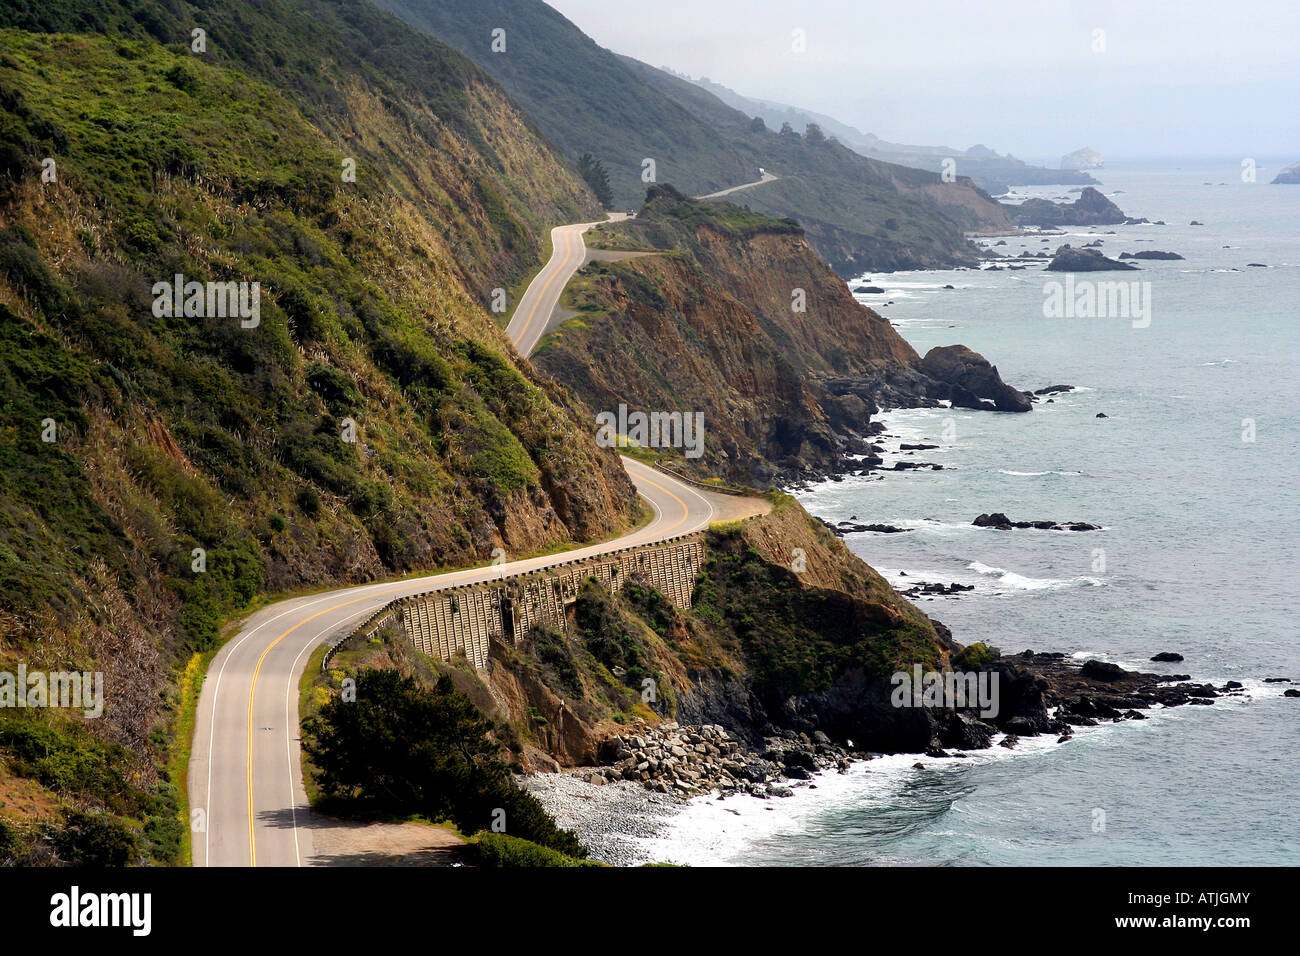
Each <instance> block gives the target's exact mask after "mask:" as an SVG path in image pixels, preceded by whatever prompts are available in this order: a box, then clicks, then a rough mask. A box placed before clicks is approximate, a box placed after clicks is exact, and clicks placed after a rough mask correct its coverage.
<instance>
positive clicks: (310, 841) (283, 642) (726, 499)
mask: <svg viewBox="0 0 1300 956" xmlns="http://www.w3.org/2000/svg"><path fill="white" fill-rule="evenodd" d="M591 225H594V224H593V223H579V224H577V225H571V226H559V227H557V228H556V229H554V230H552V233H551V236H552V241H553V250H552V254H551V259H550V260H549V261H548V262H547V264H546V266H545V267H544V268H543V269H542V271H541V272H540V273H538V275H537V276H536V278H534V279H533V281H532V283H530V285H529V287H528V289H527V291H526V292H525V294H524V296H523V298H522V299H521V300H520V303H519V307H518V308H517V309H516V310H515V315H514V317H513V319H512V321H511V323H510V325H509V328H508V332H509V334H510V338H511V341H513V342H514V343H515V344H516V347H517V348H518V350H519V352H520V353H521V354H523V355H528V354H529V353H530V352H531V351H532V350H533V348H535V347H536V344H537V341H538V340H539V339H540V338H541V336H542V334H543V333H544V331H545V329H546V328H547V326H548V324H549V322H550V318H551V315H552V313H553V312H554V310H555V306H556V304H557V303H558V302H559V296H560V291H561V290H562V289H563V288H564V286H565V284H566V283H567V282H568V281H569V279H570V278H571V277H572V275H573V273H574V272H576V271H577V269H578V268H579V267H580V266H581V265H582V263H583V260H584V258H585V256H586V245H585V243H584V242H583V240H582V233H583V232H584V231H585V230H586V229H587V228H589V227H590V226H591ZM623 465H624V467H625V468H626V469H627V471H628V474H629V475H630V476H631V478H632V481H633V483H634V484H635V485H636V488H637V491H638V492H639V493H640V494H641V496H642V497H643V498H645V499H646V500H647V501H648V502H649V503H650V505H651V507H652V508H653V509H654V517H653V518H652V519H651V521H650V523H649V524H647V525H646V526H644V527H642V528H640V529H639V530H637V531H634V532H631V533H629V534H627V535H624V536H623V537H620V538H617V539H615V540H613V541H608V542H605V543H603V544H598V545H591V546H588V547H584V548H579V549H576V550H573V551H566V552H564V553H562V554H555V555H548V556H545V557H539V558H529V559H525V560H520V561H511V562H509V563H507V564H505V565H502V566H487V567H482V568H474V569H470V570H465V571H453V572H448V573H445V574H436V575H429V576H427V577H422V578H416V579H411V580H406V581H394V582H386V583H379V584H366V585H361V586H358V587H350V588H340V589H338V590H334V591H329V592H326V593H323V594H313V595H309V596H305V597H296V598H290V599H287V600H284V601H278V602H276V603H275V604H272V605H269V606H267V607H265V608H262V609H261V610H259V611H258V612H257V613H255V614H253V615H252V616H250V617H249V618H248V620H246V621H245V622H244V624H243V626H242V627H241V629H240V631H239V633H238V634H236V635H235V636H234V637H233V638H231V639H230V640H229V641H228V642H227V643H226V645H225V646H224V647H223V648H222V649H221V651H220V652H219V653H218V654H217V655H216V657H215V658H214V659H213V661H212V664H211V666H210V667H209V669H208V673H207V677H206V679H205V681H204V685H203V691H202V693H201V695H200V698H199V705H198V717H197V720H196V727H195V733H194V742H193V751H192V754H191V757H190V766H189V788H188V789H189V798H190V808H191V814H192V815H193V814H194V811H196V810H201V811H202V814H201V815H199V816H197V817H196V818H195V822H196V823H201V824H202V826H201V828H200V827H198V826H196V827H195V831H196V832H195V833H194V835H193V836H194V838H193V862H194V865H196V866H249V865H252V866H257V865H261V866H301V865H306V864H311V863H314V862H319V860H318V858H317V857H316V851H315V842H314V838H313V833H314V831H315V830H316V829H317V828H318V827H321V826H327V825H328V821H326V820H324V819H322V818H321V817H319V816H318V815H316V814H314V813H313V812H312V811H311V810H310V808H309V807H308V804H307V795H306V792H305V790H304V788H303V783H302V762H301V750H300V747H299V737H298V733H299V720H298V680H299V678H300V676H301V675H302V671H303V667H304V666H305V665H306V661H307V659H308V658H309V657H310V656H311V652H312V651H313V650H314V649H315V648H316V647H318V646H320V644H321V643H322V642H324V641H326V640H328V639H329V638H331V637H333V636H335V635H337V634H341V633H343V632H344V631H345V630H346V629H347V628H348V627H351V626H355V625H356V624H357V623H358V622H360V621H361V620H363V619H364V618H365V617H367V616H368V615H369V614H371V613H373V612H374V611H375V610H377V609H378V608H380V607H382V606H383V605H384V604H386V603H387V602H389V601H391V600H393V599H394V598H397V597H401V596H403V595H407V594H415V593H418V592H420V591H425V590H428V589H430V588H432V587H439V586H449V585H457V584H473V583H479V582H482V581H487V580H491V579H493V578H496V577H499V576H501V575H503V574H513V573H517V572H522V571H534V570H538V569H540V568H545V567H549V566H550V565H553V564H558V563H560V562H562V561H569V560H572V559H574V558H584V557H591V556H595V555H599V554H603V553H605V552H607V551H613V550H616V549H618V548H625V547H628V546H631V545H638V544H648V543H651V542H654V541H660V540H663V539H664V538H669V537H672V536H673V535H679V534H685V533H687V532H690V531H696V530H699V529H701V528H706V527H708V525H709V523H710V522H711V521H715V520H731V519H735V518H741V517H746V516H748V515H752V514H758V513H763V512H765V511H766V510H767V509H768V507H769V506H768V505H767V503H766V502H765V501H763V500H762V499H755V498H741V497H735V496H728V495H720V494H714V493H711V492H708V491H701V490H697V489H696V488H693V487H692V486H690V485H687V484H685V483H684V482H681V481H677V480H676V479H674V478H672V477H670V476H668V475H665V474H663V473H662V472H658V471H655V470H654V469H652V468H649V467H647V466H646V465H643V464H641V463H640V462H637V461H634V460H632V459H630V458H624V459H623Z"/></svg>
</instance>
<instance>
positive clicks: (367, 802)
mask: <svg viewBox="0 0 1300 956" xmlns="http://www.w3.org/2000/svg"><path fill="white" fill-rule="evenodd" d="M356 680H357V686H356V694H357V696H356V701H355V702H345V701H343V700H342V699H340V698H333V699H331V700H330V701H329V702H328V703H326V704H324V705H323V706H322V707H321V709H320V711H319V713H318V714H317V716H316V717H314V718H311V719H309V720H306V721H304V722H303V737H302V739H303V749H304V750H305V751H306V752H307V754H308V755H309V756H310V757H311V759H312V761H313V763H314V764H315V766H316V768H317V781H318V783H319V785H320V789H321V793H322V794H323V795H324V796H325V797H326V798H328V799H331V800H333V801H335V802H337V803H338V804H340V805H342V806H344V807H348V806H351V807H353V808H356V809H362V810H365V811H369V812H374V811H378V812H380V813H392V814H398V815H411V814H419V815H421V816H424V817H427V818H429V819H432V820H451V821H452V822H453V823H455V824H456V826H457V827H459V828H460V830H461V831H462V832H465V833H475V832H477V831H479V830H481V829H483V828H484V826H485V825H488V824H490V823H491V822H492V821H493V820H494V819H496V818H499V817H500V813H499V811H504V812H505V823H506V826H507V827H508V828H509V829H510V831H511V833H512V835H516V836H520V837H523V838H525V839H527V840H532V841H533V842H535V843H538V844H541V845H542V846H546V847H549V848H551V849H553V850H558V851H559V852H561V853H565V854H568V855H569V856H573V857H578V858H581V857H585V856H586V853H587V851H586V849H585V848H584V847H583V846H582V844H581V843H579V842H578V840H577V838H576V837H575V836H574V835H573V834H572V833H570V832H569V831H568V830H562V829H560V828H559V827H558V826H556V824H555V821H554V820H552V819H551V818H550V816H548V815H547V813H546V811H545V810H544V809H543V808H542V805H541V804H540V803H539V802H538V801H537V799H536V798H535V797H534V796H532V794H529V793H525V792H524V791H523V790H520V789H519V788H518V787H516V786H515V785H514V783H513V782H512V781H511V779H510V773H509V770H508V769H507V767H506V765H505V763H504V762H503V761H502V760H501V748H500V745H499V744H498V743H497V742H496V741H495V740H494V739H492V737H491V736H490V734H492V733H494V732H495V731H496V730H497V728H496V726H495V725H494V724H493V723H492V722H491V721H489V720H486V719H484V718H483V717H482V716H481V715H480V714H479V712H478V710H477V709H476V708H475V707H474V704H473V703H472V702H471V701H470V699H469V698H468V697H466V696H465V695H464V694H462V693H460V692H459V691H457V690H456V689H455V687H454V685H453V684H452V680H451V678H450V677H448V676H446V675H443V676H442V677H440V678H439V679H438V681H437V683H436V684H435V685H434V686H433V688H431V689H427V688H423V687H420V686H419V685H417V684H416V683H415V681H414V680H412V679H411V678H409V677H403V676H401V675H399V674H397V673H396V672H394V671H388V670H362V671H360V672H359V673H358V674H357V678H356Z"/></svg>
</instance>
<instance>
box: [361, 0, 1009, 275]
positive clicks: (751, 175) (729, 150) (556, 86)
mask: <svg viewBox="0 0 1300 956" xmlns="http://www.w3.org/2000/svg"><path fill="white" fill-rule="evenodd" d="M378 2H379V4H380V6H383V7H384V8H385V9H388V10H391V11H393V12H394V13H395V14H397V15H398V16H400V17H402V18H403V19H405V20H406V21H407V22H409V23H411V24H412V25H413V26H416V27H418V28H420V29H423V30H426V31H428V32H429V33H430V34H432V35H433V36H436V37H439V38H441V39H443V40H446V41H447V42H449V43H451V44H453V45H454V46H456V47H457V48H458V49H460V50H461V51H462V52H463V53H465V54H466V55H467V56H469V57H470V58H472V59H473V60H474V61H475V62H477V63H478V64H479V65H480V66H482V67H483V68H484V69H486V70H488V71H489V72H491V73H492V74H493V75H494V76H495V77H497V78H498V79H499V80H500V81H501V83H502V84H503V85H504V86H505V87H506V89H507V90H508V91H509V92H510V95H511V96H513V97H514V98H515V99H516V100H518V101H519V103H520V104H521V105H523V107H524V108H525V109H526V110H528V112H529V114H530V115H532V116H533V118H534V119H536V120H537V122H538V124H539V125H540V126H541V127H542V129H543V130H544V131H545V132H546V135H547V136H549V137H550V138H551V140H552V141H554V142H555V143H557V144H559V145H560V146H561V148H562V149H563V150H564V151H565V152H566V153H567V154H568V156H569V157H570V158H571V159H573V160H577V159H578V158H579V157H580V156H582V155H583V154H584V153H590V154H591V155H592V156H594V157H596V158H597V159H599V160H600V161H601V162H602V163H603V165H604V167H605V169H606V171H607V172H608V174H609V181H610V186H611V188H612V190H613V194H614V201H615V203H616V204H617V205H618V206H620V207H627V206H633V205H635V204H637V203H638V202H639V201H640V198H641V196H642V194H643V192H644V190H645V187H646V182H645V181H643V179H642V168H643V167H642V161H643V160H644V159H646V158H650V159H653V160H654V161H655V167H656V168H655V175H656V178H655V180H654V181H655V182H659V183H668V182H671V183H672V184H673V185H674V186H676V187H677V188H679V189H681V190H682V191H683V192H685V193H687V194H689V195H702V194H705V193H709V192H713V191H716V190H719V189H722V188H725V187H729V186H737V185H740V184H741V183H745V182H751V181H753V180H755V179H757V178H758V169H759V167H764V168H767V169H769V170H771V171H773V172H775V173H777V174H778V175H779V176H780V177H781V179H780V180H778V181H777V182H774V183H769V184H767V185H765V186H762V187H759V188H757V189H753V190H750V191H748V192H746V193H745V196H744V201H745V202H746V203H748V204H750V205H752V206H753V207H754V208H756V209H762V210H763V211H765V212H768V213H770V214H772V215H775V216H778V217H784V216H790V217H794V218H795V219H798V220H799V222H800V223H801V224H803V225H804V227H805V228H806V229H807V230H808V237H809V241H810V242H812V243H813V245H814V247H815V248H816V249H817V250H818V252H820V253H821V254H822V256H823V257H824V258H826V259H827V261H829V262H830V263H831V264H832V265H833V266H834V267H835V268H836V269H837V270H839V271H840V272H841V273H843V274H844V275H850V274H852V275H860V274H861V273H862V272H864V271H866V270H883V269H902V268H924V267H927V266H941V265H954V264H973V263H974V262H975V261H976V250H975V249H974V247H973V246H972V245H971V244H970V243H969V242H967V241H966V240H965V238H964V237H963V230H965V231H972V232H974V231H998V232H1009V231H1011V227H1010V224H1009V223H1008V222H1007V220H1006V217H1005V214H1004V213H1003V211H1002V210H1001V208H1000V207H999V206H998V205H997V204H996V203H994V202H993V201H992V200H991V199H990V198H989V197H988V196H987V195H985V194H983V193H981V192H980V191H979V190H977V189H975V188H974V187H973V186H972V185H971V184H970V182H969V180H961V179H959V180H958V181H957V182H954V183H943V182H941V180H940V178H939V176H937V175H935V174H933V173H926V172H923V171H920V170H916V169H909V168H906V167H903V166H890V165H889V164H888V163H880V162H877V161H874V160H869V159H866V158H865V157H863V156H860V155H858V154H857V153H854V152H853V151H852V150H850V149H847V148H845V147H843V146H840V145H838V144H834V143H828V142H811V141H807V142H806V141H805V139H804V138H803V137H800V136H797V135H790V136H781V135H778V133H777V132H775V131H772V130H768V129H765V128H761V127H753V126H752V124H751V121H750V118H749V117H746V116H744V115H743V114H742V113H739V112H738V111H736V110H733V109H731V108H730V107H728V106H726V105H725V104H723V103H722V102H721V101H719V100H718V99H716V98H715V97H713V96H712V95H711V94H709V93H707V92H705V91H703V90H701V89H699V88H698V87H696V86H694V85H693V84H690V83H687V82H685V81H682V80H680V79H678V78H676V77H673V76H670V75H668V74H667V73H664V72H662V71H660V70H656V69H653V68H652V67H648V66H646V65H645V64H643V63H640V62H638V61H636V60H632V59H629V58H627V57H623V56H618V55H616V54H614V53H611V52H610V51H608V50H604V49H602V48H600V47H599V46H597V45H596V44H595V43H594V42H593V41H592V40H591V39H590V38H589V37H587V36H585V35H584V34H583V33H582V31H581V30H579V29H578V28H577V27H576V26H574V25H573V24H572V23H570V22H569V21H568V20H566V19H565V18H564V17H563V16H561V15H560V14H559V13H557V12H556V11H555V10H553V9H552V8H551V7H549V6H547V5H546V4H545V3H543V2H541V0H378ZM494 30H504V31H505V32H504V44H505V47H504V50H501V49H499V48H498V49H494V48H493V31H494Z"/></svg>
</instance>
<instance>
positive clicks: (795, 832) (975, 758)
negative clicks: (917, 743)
mask: <svg viewBox="0 0 1300 956" xmlns="http://www.w3.org/2000/svg"><path fill="white" fill-rule="evenodd" d="M1032 658H1037V659H1038V662H1037V663H1036V664H1034V665H1033V666H1034V667H1035V668H1041V670H1036V671H1035V675H1036V676H1038V677H1044V676H1045V675H1051V677H1050V680H1051V681H1052V683H1053V687H1054V692H1055V693H1062V694H1066V695H1068V696H1065V697H1063V698H1062V702H1061V703H1058V704H1056V705H1055V706H1053V707H1051V708H1049V709H1048V711H1047V716H1048V718H1049V720H1051V721H1052V722H1053V723H1055V722H1057V721H1065V722H1067V723H1068V724H1069V726H1068V728H1067V729H1066V732H1065V733H1064V734H1061V735H1058V734H1057V733H1056V732H1055V731H1054V730H1053V731H1048V732H1042V733H1032V732H1029V733H1025V734H1016V733H1009V732H1006V731H998V732H996V733H994V734H992V735H991V736H990V737H989V738H988V741H987V745H985V746H982V747H976V748H972V749H956V748H949V749H943V748H940V749H931V750H929V751H926V752H923V753H917V752H911V753H867V752H854V753H852V754H851V756H849V757H848V759H847V760H845V761H842V762H840V763H839V764H838V765H832V766H823V767H821V768H819V769H817V770H815V771H812V772H811V773H809V774H807V776H806V778H803V779H801V778H798V777H793V778H792V777H785V776H781V777H778V778H777V779H776V780H775V781H773V782H771V783H768V784H766V785H765V786H766V792H763V790H762V789H757V790H754V791H749V790H735V791H733V792H730V793H727V792H720V791H717V790H712V791H710V792H707V793H698V794H695V795H693V796H690V797H689V798H686V799H681V798H678V797H676V796H673V795H670V794H668V793H659V792H655V791H653V790H650V789H647V788H646V786H645V785H644V784H643V783H642V782H634V781H631V780H611V781H609V782H606V783H603V784H595V783H589V782H587V781H586V780H584V779H583V778H584V777H591V776H592V772H593V771H607V770H608V767H595V768H593V767H581V768H572V769H568V770H564V771H561V772H559V773H540V774H530V775H522V776H519V777H517V778H516V782H517V783H518V784H519V785H520V786H522V787H523V788H524V789H526V790H528V791H529V792H530V793H532V794H533V795H534V796H536V797H537V798H538V799H539V800H540V801H541V802H542V804H543V806H544V807H545V808H546V810H547V811H548V812H549V813H550V814H552V816H554V817H555V819H556V822H557V823H558V824H559V825H560V826H562V827H564V828H566V829H571V830H573V831H574V832H575V833H576V834H577V836H578V838H579V839H580V840H581V841H582V842H583V843H584V845H586V846H587V847H588V848H589V849H590V851H591V856H592V858H593V859H596V860H599V861H601V862H604V863H608V864H611V865H614V866H639V865H643V864H647V863H673V864H680V865H694V866H725V865H747V864H751V863H753V861H752V860H750V859H745V857H746V856H747V855H752V854H755V853H759V854H764V853H769V854H771V855H772V857H773V858H772V859H770V860H764V862H780V861H779V859H777V858H778V857H779V856H780V855H781V854H782V853H789V852H790V847H791V846H792V845H797V844H798V843H799V841H800V840H805V839H816V836H817V833H818V832H819V830H821V829H822V828H823V827H824V825H825V821H827V820H828V819H830V818H832V817H835V816H837V815H838V816H843V815H844V814H847V813H863V812H865V811H869V810H871V809H873V808H875V809H880V810H888V809H889V808H890V807H891V804H892V803H893V802H894V801H895V800H897V799H899V798H903V799H907V800H915V799H918V797H917V794H918V793H924V791H925V790H926V789H927V788H928V787H929V786H930V782H931V781H933V780H934V779H935V778H934V776H933V775H948V774H953V773H958V774H960V773H964V772H967V771H969V770H971V769H973V768H976V767H980V766H987V765H990V764H995V763H1000V762H1002V761H1006V760H1012V759H1015V758H1036V757H1042V756H1045V755H1048V754H1052V753H1054V752H1056V751H1059V750H1061V749H1062V748H1065V747H1067V746H1073V747H1080V746H1085V747H1091V746H1099V745H1100V746H1106V745H1108V744H1109V743H1113V742H1114V738H1113V734H1114V733H1121V732H1129V731H1130V730H1136V729H1138V728H1142V727H1144V726H1146V727H1153V726H1156V724H1158V723H1159V722H1161V721H1163V720H1167V719H1169V718H1170V717H1172V716H1174V715H1176V714H1178V713H1179V711H1180V709H1183V708H1185V707H1186V706H1188V705H1190V706H1191V707H1193V708H1195V705H1197V704H1200V705H1208V704H1211V703H1215V702H1220V703H1222V704H1226V705H1227V706H1229V707H1232V708H1236V707H1241V706H1246V705H1249V704H1251V703H1253V702H1255V701H1257V700H1260V699H1266V698H1280V697H1283V696H1284V695H1285V694H1286V690H1287V689H1289V688H1293V687H1294V686H1295V683H1294V682H1293V681H1291V680H1289V679H1286V678H1256V679H1251V680H1248V681H1245V682H1236V681H1233V682H1225V683H1224V684H1223V685H1222V686H1218V687H1214V686H1212V685H1210V684H1195V683H1189V682H1188V681H1187V680H1185V679H1183V678H1185V677H1186V675H1181V674H1173V673H1169V674H1151V673H1145V672H1140V671H1129V670H1125V669H1123V668H1120V667H1119V665H1116V664H1113V663H1111V662H1106V661H1103V660H1101V659H1100V658H1098V657H1096V656H1093V655H1086V654H1084V653H1082V652H1080V653H1076V654H1074V655H1072V656H1067V655H1065V654H1063V653H1045V654H1039V655H1034V654H1032V652H1030V653H1029V654H1028V655H1024V654H1021V655H1013V656H1011V657H1008V658H1004V659H1003V660H1004V661H1009V662H1019V663H1020V664H1025V663H1027V660H1028V659H1032ZM1090 661H1091V662H1094V664H1093V667H1094V668H1095V669H1096V670H1097V671H1098V672H1104V673H1108V674H1111V675H1115V676H1112V677H1111V679H1110V680H1100V681H1099V680H1097V679H1094V678H1091V677H1085V676H1083V674H1084V670H1083V668H1084V665H1085V664H1087V663H1088V662H1090ZM1108 686H1113V687H1114V688H1115V690H1114V692H1113V693H1111V692H1108V690H1107V687H1108ZM1125 704H1133V705H1135V708H1140V710H1138V709H1134V708H1130V709H1129V710H1127V711H1124V710H1121V709H1120V707H1123V706H1124V705H1125ZM1197 709H1199V708H1197ZM1153 722H1154V723H1153ZM1126 725H1127V726H1126ZM683 730H686V731H690V730H691V728H683ZM808 742H809V744H810V745H811V746H814V747H815V746H816V744H815V743H813V742H812V741H808ZM769 743H771V741H770V740H769ZM751 755H752V756H754V757H756V758H758V759H760V760H761V759H762V758H761V756H760V755H759V753H758V751H757V749H752V750H751ZM919 799H921V801H922V804H921V806H922V807H923V806H924V797H921V798H919ZM920 808H921V807H918V809H920ZM888 817H889V813H885V814H884V818H885V822H884V825H885V826H890V825H891V824H890V823H889V822H888ZM790 862H793V860H792V861H790ZM846 862H847V861H846ZM854 862H860V861H854ZM869 862H872V863H880V864H901V865H917V864H925V863H929V862H934V861H927V860H916V859H907V858H893V857H886V858H881V859H878V860H871V861H869Z"/></svg>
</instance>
